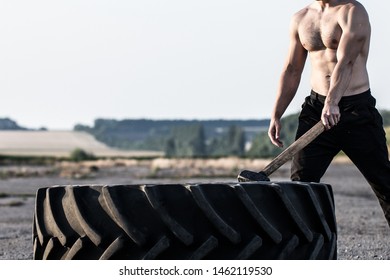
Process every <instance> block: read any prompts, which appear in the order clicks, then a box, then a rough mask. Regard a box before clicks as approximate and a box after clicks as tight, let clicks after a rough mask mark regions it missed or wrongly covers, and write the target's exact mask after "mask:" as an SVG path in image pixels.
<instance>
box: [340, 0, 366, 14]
mask: <svg viewBox="0 0 390 280" xmlns="http://www.w3.org/2000/svg"><path fill="white" fill-rule="evenodd" d="M340 10H341V11H342V12H343V13H357V14H367V11H366V8H365V7H364V6H363V4H362V3H360V2H359V1H355V0H351V1H346V3H345V4H343V5H341V9H340Z"/></svg>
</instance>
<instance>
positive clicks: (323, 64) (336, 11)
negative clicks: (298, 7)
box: [298, 6, 370, 96]
mask: <svg viewBox="0 0 390 280" xmlns="http://www.w3.org/2000/svg"><path fill="white" fill-rule="evenodd" d="M342 13H343V11H342V10H341V6H336V7H328V8H327V9H326V10H319V9H318V8H314V7H312V6H308V7H307V8H305V9H304V10H302V11H300V13H299V14H300V21H299V25H298V36H299V40H300V42H301V44H302V46H303V47H304V48H305V49H306V50H307V51H308V53H309V57H310V61H311V66H312V73H311V86H312V89H313V90H314V91H316V92H318V93H320V94H322V95H327V93H328V91H329V86H330V79H331V76H332V73H333V70H334V68H335V66H336V63H337V48H338V46H339V42H340V38H341V36H342V34H343V30H342V28H341V27H340V24H339V19H340V17H341V16H343V14H342ZM369 41H370V40H369V36H368V39H367V40H366V42H365V43H364V46H363V47H362V49H361V51H360V52H359V56H358V58H357V59H356V61H355V63H354V64H353V69H352V77H351V81H350V83H349V86H348V88H347V90H346V91H345V93H344V96H348V95H355V94H359V93H362V92H364V91H366V90H367V89H369V87H370V85H369V78H368V73H367V69H366V63H367V57H368V51H369Z"/></svg>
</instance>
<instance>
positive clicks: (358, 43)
mask: <svg viewBox="0 0 390 280" xmlns="http://www.w3.org/2000/svg"><path fill="white" fill-rule="evenodd" d="M340 26H341V28H342V30H343V33H342V36H341V38H340V42H339V46H338V48H337V54H336V55H337V64H336V67H335V68H334V71H333V73H332V76H331V79H330V87H329V92H328V94H327V98H326V100H325V105H324V109H323V111H322V115H321V120H322V122H323V124H324V125H325V127H326V128H327V129H330V128H331V127H332V126H334V125H336V124H337V123H338V122H339V121H340V110H339V106H338V103H339V101H340V99H341V97H342V96H343V95H344V93H345V91H346V90H347V89H348V86H349V83H350V81H351V77H352V74H353V73H352V70H353V65H354V63H355V61H356V59H357V58H358V56H359V54H360V53H361V51H362V48H363V46H364V44H365V42H366V40H368V39H369V36H370V23H369V19H368V15H367V13H366V11H365V9H364V8H363V7H362V6H354V7H352V8H350V9H349V10H348V11H347V12H346V13H345V15H343V16H342V17H341V19H340Z"/></svg>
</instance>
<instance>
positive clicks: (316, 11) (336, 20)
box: [268, 0, 371, 147]
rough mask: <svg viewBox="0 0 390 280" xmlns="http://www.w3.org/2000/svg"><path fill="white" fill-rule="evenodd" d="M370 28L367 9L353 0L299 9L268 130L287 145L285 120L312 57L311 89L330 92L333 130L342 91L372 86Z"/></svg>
mask: <svg viewBox="0 0 390 280" xmlns="http://www.w3.org/2000/svg"><path fill="white" fill-rule="evenodd" d="M370 35H371V28H370V22H369V18H368V14H367V12H366V10H365V8H364V7H363V6H362V5H361V4H360V3H359V2H357V1H354V0H339V1H337V0H328V1H325V0H322V1H321V0H317V1H315V2H313V3H312V4H310V5H309V6H307V7H305V8H304V9H302V10H300V11H299V12H298V13H296V14H295V15H294V16H293V18H292V20H291V25H290V46H289V49H288V54H287V58H286V62H285V65H284V67H283V71H282V74H281V77H280V81H279V87H278V91H277V95H276V101H275V105H274V109H273V113H272V115H271V123H270V127H269V130H268V135H269V137H270V139H271V142H272V143H273V144H274V145H276V146H278V147H283V142H282V141H281V139H280V131H281V123H280V119H281V117H282V115H283V113H284V112H285V111H286V109H287V107H288V105H289V104H290V102H291V100H292V99H293V98H294V96H295V94H296V92H297V89H298V86H299V83H300V80H301V75H302V72H303V69H304V66H305V63H306V58H307V57H308V56H309V58H310V61H311V65H312V73H311V87H312V89H313V90H314V91H315V92H317V93H319V94H321V95H324V96H326V99H325V103H324V108H323V110H322V114H321V121H322V123H323V124H324V126H325V128H326V129H331V128H332V127H333V126H335V125H337V124H338V122H339V121H340V109H339V106H338V104H339V101H340V99H341V98H342V97H343V96H351V95H356V94H360V93H362V92H365V91H366V90H368V89H369V88H370V84H369V78H368V73H367V67H366V64H367V58H368V52H369V45H370Z"/></svg>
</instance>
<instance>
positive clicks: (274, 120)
mask: <svg viewBox="0 0 390 280" xmlns="http://www.w3.org/2000/svg"><path fill="white" fill-rule="evenodd" d="M298 21H299V18H298V16H297V15H295V16H294V17H293V19H292V21H291V25H290V46H289V50H288V55H287V59H286V62H285V65H284V67H283V71H282V74H281V77H280V81H279V88H278V91H277V95H276V101H275V105H274V109H273V112H272V115H271V123H270V127H269V130H268V136H269V138H270V139H271V142H272V143H273V144H274V145H276V146H278V147H283V143H282V142H281V141H280V130H281V124H280V119H281V117H282V115H283V114H284V112H285V111H286V109H287V107H288V105H289V104H290V103H291V100H292V99H293V98H294V96H295V94H296V92H297V89H298V86H299V83H300V81H301V76H302V72H303V68H304V66H305V62H306V58H307V50H306V49H305V48H304V47H303V46H302V44H301V42H300V40H299V35H298Z"/></svg>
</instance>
